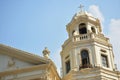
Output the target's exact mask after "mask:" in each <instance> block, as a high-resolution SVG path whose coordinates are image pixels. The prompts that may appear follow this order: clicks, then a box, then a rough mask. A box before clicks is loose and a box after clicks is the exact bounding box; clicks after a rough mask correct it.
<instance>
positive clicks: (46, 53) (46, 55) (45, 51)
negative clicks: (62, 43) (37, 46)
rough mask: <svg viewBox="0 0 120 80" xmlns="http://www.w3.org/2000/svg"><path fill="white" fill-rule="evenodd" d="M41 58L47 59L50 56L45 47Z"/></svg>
mask: <svg viewBox="0 0 120 80" xmlns="http://www.w3.org/2000/svg"><path fill="white" fill-rule="evenodd" d="M42 53H43V56H44V57H45V58H47V59H48V58H49V54H50V51H49V50H48V48H47V47H45V49H44V50H43V52H42Z"/></svg>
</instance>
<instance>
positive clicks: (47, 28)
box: [0, 0, 120, 70]
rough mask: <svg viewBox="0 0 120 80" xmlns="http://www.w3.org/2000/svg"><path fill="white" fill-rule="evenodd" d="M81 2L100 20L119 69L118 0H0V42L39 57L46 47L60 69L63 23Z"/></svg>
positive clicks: (119, 20)
mask: <svg viewBox="0 0 120 80" xmlns="http://www.w3.org/2000/svg"><path fill="white" fill-rule="evenodd" d="M80 4H82V5H84V10H86V11H88V12H90V13H91V14H93V15H94V16H95V17H97V18H99V19H100V20H101V24H102V29H103V33H104V34H105V36H107V37H109V38H110V42H111V43H112V44H113V50H114V54H115V63H117V66H118V69H119V70H120V59H119V58H120V0H0V43H1V44H5V45H8V46H12V47H14V48H17V49H21V50H24V51H27V52H31V53H34V54H37V55H40V56H42V51H43V49H44V47H48V49H49V50H50V51H51V54H50V57H51V59H52V60H53V61H54V62H55V64H56V66H57V68H58V70H59V69H60V66H61V61H60V55H59V53H60V50H61V45H62V44H63V43H64V41H65V40H66V39H67V38H68V34H67V31H66V25H67V24H68V23H69V22H70V21H71V19H72V17H73V16H74V14H75V13H76V12H78V11H80V9H79V8H78V7H79V6H80Z"/></svg>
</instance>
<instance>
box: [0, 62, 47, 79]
mask: <svg viewBox="0 0 120 80" xmlns="http://www.w3.org/2000/svg"><path fill="white" fill-rule="evenodd" d="M48 65H49V64H42V65H36V66H32V67H27V68H21V69H15V70H10V71H4V72H0V77H3V76H8V75H14V74H19V73H25V72H31V71H34V70H46V68H47V67H48Z"/></svg>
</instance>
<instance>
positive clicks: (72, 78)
mask: <svg viewBox="0 0 120 80" xmlns="http://www.w3.org/2000/svg"><path fill="white" fill-rule="evenodd" d="M66 30H67V32H68V36H69V37H68V39H67V40H66V41H65V42H64V44H63V45H62V51H61V53H60V55H61V61H62V76H63V80H68V79H69V80H96V79H98V80H118V78H117V77H116V76H115V75H117V74H116V68H115V64H114V54H113V50H112V45H111V44H110V42H109V38H107V37H105V36H104V34H103V33H102V28H101V24H100V21H99V19H97V18H95V17H93V16H92V15H91V14H90V13H88V12H86V11H83V10H81V11H80V12H78V13H76V14H75V15H74V16H73V18H72V20H71V21H70V23H68V25H67V26H66ZM102 71H103V72H102ZM112 73H114V75H109V74H112Z"/></svg>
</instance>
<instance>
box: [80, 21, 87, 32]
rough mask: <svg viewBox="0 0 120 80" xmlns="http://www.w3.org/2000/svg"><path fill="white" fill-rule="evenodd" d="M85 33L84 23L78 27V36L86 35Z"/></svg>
mask: <svg viewBox="0 0 120 80" xmlns="http://www.w3.org/2000/svg"><path fill="white" fill-rule="evenodd" d="M86 33H87V29H86V24H85V23H81V24H80V25H79V34H86Z"/></svg>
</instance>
